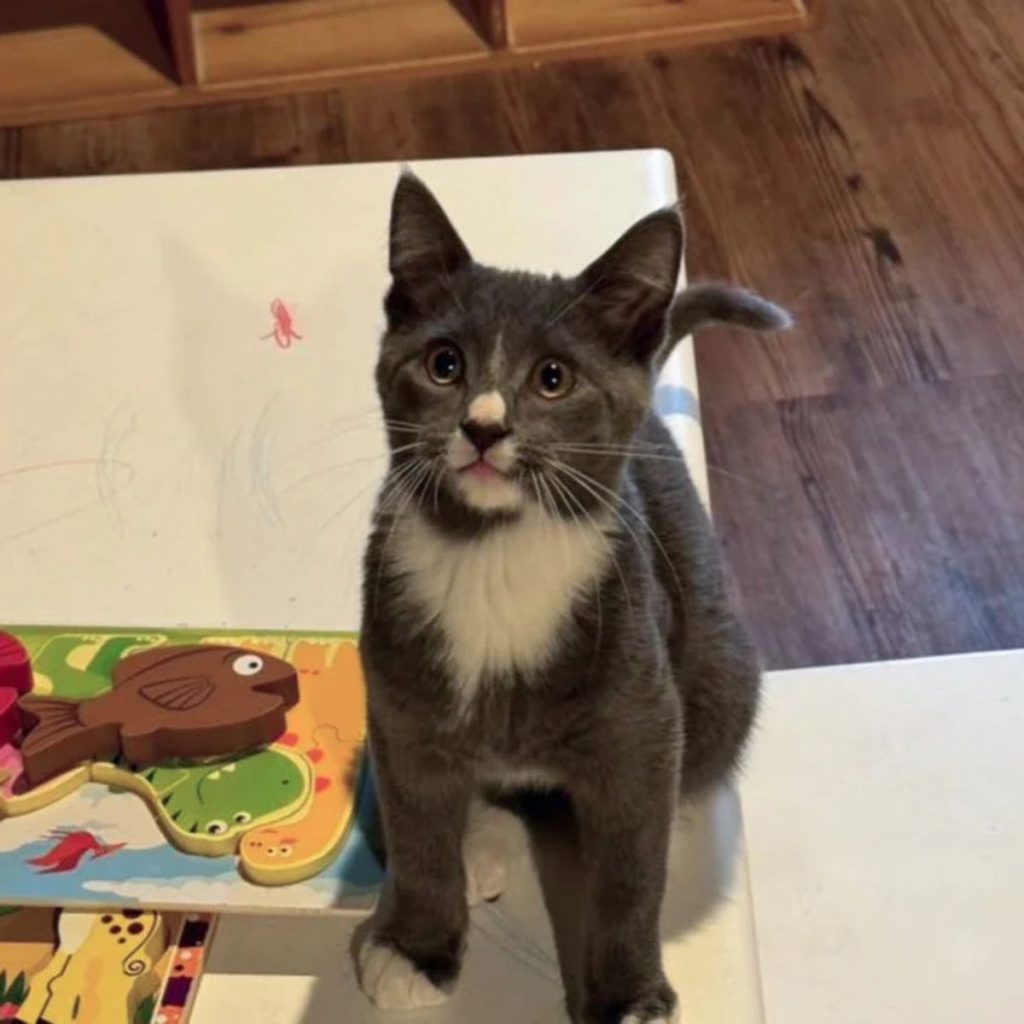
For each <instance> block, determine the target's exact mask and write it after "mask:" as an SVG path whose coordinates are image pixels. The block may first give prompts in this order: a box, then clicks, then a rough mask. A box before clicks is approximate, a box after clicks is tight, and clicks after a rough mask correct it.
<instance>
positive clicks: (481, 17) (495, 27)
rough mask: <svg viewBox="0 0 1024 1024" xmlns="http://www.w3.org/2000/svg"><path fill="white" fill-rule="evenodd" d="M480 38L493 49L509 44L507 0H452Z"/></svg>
mask: <svg viewBox="0 0 1024 1024" xmlns="http://www.w3.org/2000/svg"><path fill="white" fill-rule="evenodd" d="M452 3H453V5H454V6H455V7H456V8H457V9H458V10H460V11H461V12H462V15H463V17H464V18H466V20H467V21H468V22H469V23H470V24H471V25H472V26H473V27H474V28H475V29H476V31H477V32H478V33H479V35H480V38H481V39H483V40H484V41H485V42H486V43H487V45H488V46H490V47H491V48H492V49H495V50H499V49H502V48H503V47H505V46H507V45H508V20H507V13H508V12H507V11H506V5H505V0H452Z"/></svg>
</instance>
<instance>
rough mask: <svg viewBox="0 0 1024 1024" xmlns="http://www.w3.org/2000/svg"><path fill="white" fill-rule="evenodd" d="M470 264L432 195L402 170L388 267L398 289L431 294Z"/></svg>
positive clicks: (394, 203)
mask: <svg viewBox="0 0 1024 1024" xmlns="http://www.w3.org/2000/svg"><path fill="white" fill-rule="evenodd" d="M471 262H472V257H471V256H470V255H469V250H468V249H467V248H466V246H465V245H464V244H463V241H462V239H461V238H459V235H458V232H457V231H456V230H455V228H453V227H452V224H451V221H450V220H448V217H447V215H446V214H445V212H444V210H443V209H441V204H440V203H439V202H438V201H437V200H436V199H435V198H434V195H433V193H432V192H431V191H430V189H428V188H427V186H426V185H424V184H423V182H422V181H420V179H419V178H417V177H416V175H415V174H413V173H412V171H409V170H405V171H403V172H402V176H401V177H400V178H399V179H398V185H397V186H396V187H395V194H394V196H393V197H392V200H391V231H390V247H389V251H388V268H389V269H390V270H391V277H392V279H393V280H394V283H395V286H396V287H397V288H399V289H400V290H402V291H404V292H407V293H408V294H409V295H410V296H415V295H416V294H418V293H423V292H429V291H431V290H433V289H434V288H436V287H437V286H438V285H439V284H441V285H442V286H446V283H447V281H449V280H450V278H451V275H452V274H454V273H455V271H457V270H459V269H461V268H462V267H464V266H467V265H468V264H469V263H471Z"/></svg>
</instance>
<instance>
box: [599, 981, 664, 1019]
mask: <svg viewBox="0 0 1024 1024" xmlns="http://www.w3.org/2000/svg"><path fill="white" fill-rule="evenodd" d="M678 1019H679V1017H678V1012H677V1000H676V994H675V992H673V991H672V987H671V986H670V985H669V984H668V983H667V982H663V983H661V984H660V985H657V987H655V988H653V989H652V991H650V992H648V993H646V994H645V995H642V996H638V997H637V998H636V999H635V1000H630V1001H628V1002H627V1003H626V1004H625V1005H624V1004H623V1002H622V1000H621V999H617V1000H612V999H607V1000H606V999H604V998H601V997H600V996H596V995H595V996H591V998H590V999H589V1000H588V1003H587V1007H586V1010H585V1012H584V1014H583V1021H584V1022H585V1024H675V1022H676V1021H677V1020H678Z"/></svg>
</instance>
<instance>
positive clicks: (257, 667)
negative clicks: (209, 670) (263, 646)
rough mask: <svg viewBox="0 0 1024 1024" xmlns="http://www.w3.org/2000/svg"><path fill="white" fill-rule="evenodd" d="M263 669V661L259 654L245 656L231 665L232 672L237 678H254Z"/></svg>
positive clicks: (236, 659)
mask: <svg viewBox="0 0 1024 1024" xmlns="http://www.w3.org/2000/svg"><path fill="white" fill-rule="evenodd" d="M262 669H263V659H262V658H261V657H260V656H259V655H258V654H243V655H241V656H239V657H237V658H235V660H234V661H233V662H232V663H231V670H232V671H233V672H234V673H235V675H237V676H254V675H257V674H258V673H259V672H260V671H262Z"/></svg>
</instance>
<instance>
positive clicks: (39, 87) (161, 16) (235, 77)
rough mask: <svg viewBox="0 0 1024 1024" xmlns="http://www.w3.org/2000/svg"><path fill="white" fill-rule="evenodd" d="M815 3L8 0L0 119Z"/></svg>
mask: <svg viewBox="0 0 1024 1024" xmlns="http://www.w3.org/2000/svg"><path fill="white" fill-rule="evenodd" d="M809 6H810V5H809V0H33V2H32V3H26V2H25V0H0V124H19V123H27V122H31V121H40V120H48V119H57V118H62V117H76V116H89V115H100V114H117V113H125V112H129V111H133V110H143V109H149V108H154V107H161V106H171V105H177V104H186V103H199V102H206V101H210V100H217V99H232V98H238V97H242V96H251V95H259V94H266V93H272V92H286V91H291V90H297V89H303V88H319V87H323V86H326V85H329V84H331V83H332V82H335V81H339V80H341V79H344V78H348V77H353V76H361V77H367V76H373V75H386V74H414V73H424V72H441V71H444V72H449V71H455V70H459V69H466V70H470V69H482V68H488V67H500V66H505V65H509V64H513V63H515V62H517V61H519V62H521V61H532V60H537V59H540V58H544V57H549V56H550V57H554V56H575V55H579V56H585V55H587V54H598V53H614V52H618V51H623V50H627V49H638V48H643V49H654V48H658V47H673V46H679V45H683V44H686V43H697V42H708V41H712V40H721V39H728V38H736V37H741V36H752V35H768V34H771V33H778V32H788V31H793V30H796V29H799V28H802V27H804V26H805V25H806V24H807V23H808V21H809V11H808V8H809Z"/></svg>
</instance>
